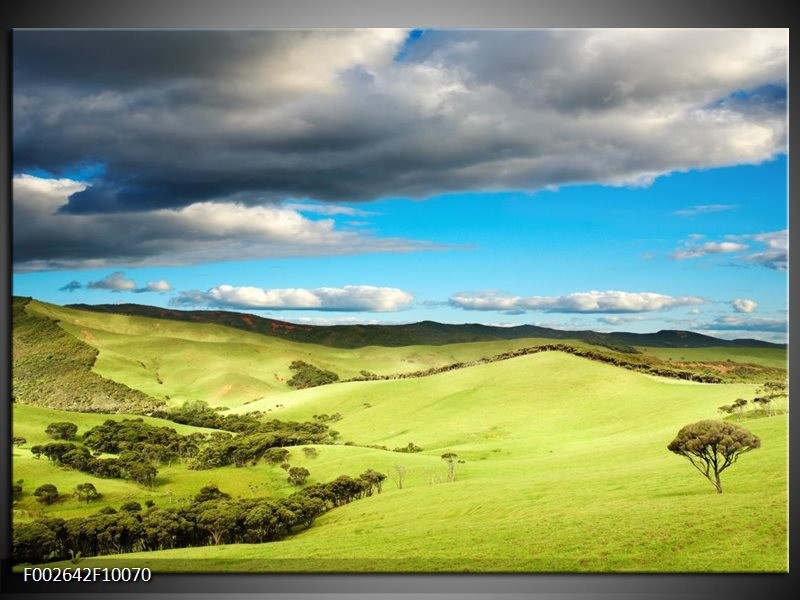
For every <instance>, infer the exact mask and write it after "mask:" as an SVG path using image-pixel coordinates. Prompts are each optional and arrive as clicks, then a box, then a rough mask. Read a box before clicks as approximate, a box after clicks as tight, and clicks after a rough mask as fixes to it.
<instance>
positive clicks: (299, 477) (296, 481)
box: [286, 467, 311, 486]
mask: <svg viewBox="0 0 800 600" xmlns="http://www.w3.org/2000/svg"><path fill="white" fill-rule="evenodd" d="M309 475H311V473H310V472H309V471H308V469H306V468H304V467H291V468H290V469H289V477H287V478H286V481H288V482H289V483H291V484H292V485H296V486H301V485H303V484H304V483H305V482H306V480H307V479H308V476H309Z"/></svg>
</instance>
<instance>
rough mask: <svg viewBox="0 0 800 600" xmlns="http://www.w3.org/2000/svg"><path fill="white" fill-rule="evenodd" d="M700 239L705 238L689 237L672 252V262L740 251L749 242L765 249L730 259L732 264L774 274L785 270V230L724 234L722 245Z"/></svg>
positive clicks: (698, 236)
mask: <svg viewBox="0 0 800 600" xmlns="http://www.w3.org/2000/svg"><path fill="white" fill-rule="evenodd" d="M704 237H705V236H703V235H701V234H692V235H690V236H689V241H686V242H684V243H683V245H682V246H681V247H680V248H678V249H676V250H675V252H673V253H672V255H671V256H672V258H674V259H675V260H685V259H688V258H700V257H703V256H707V255H710V254H731V253H737V252H744V251H745V250H748V249H750V244H751V243H752V242H757V243H758V244H762V245H764V246H766V249H765V250H763V251H762V252H755V253H753V254H747V255H743V256H737V257H734V261H735V262H734V263H733V264H738V265H742V264H743V263H750V264H757V265H760V266H763V267H767V268H769V269H775V270H777V271H785V270H786V268H787V265H788V256H787V252H788V247H789V238H788V232H787V230H786V229H782V230H780V231H770V232H766V233H753V234H745V235H726V236H725V238H726V240H728V241H725V242H705V243H701V240H702V239H703V238H704ZM744 242H749V243H744Z"/></svg>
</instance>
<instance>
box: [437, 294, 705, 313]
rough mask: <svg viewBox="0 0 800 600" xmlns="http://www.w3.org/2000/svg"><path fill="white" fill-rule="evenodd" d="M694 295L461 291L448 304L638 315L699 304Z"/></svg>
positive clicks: (459, 306) (520, 309) (515, 309)
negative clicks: (542, 293) (520, 294)
mask: <svg viewBox="0 0 800 600" xmlns="http://www.w3.org/2000/svg"><path fill="white" fill-rule="evenodd" d="M704 302H705V300H703V299H702V298H698V297H695V296H677V297H674V296H667V295H664V294H657V293H653V292H622V291H605V292H598V291H590V292H575V293H572V294H566V295H564V296H529V297H522V296H509V295H504V294H500V293H497V292H493V291H482V292H462V293H459V294H455V295H454V296H452V297H451V298H450V305H451V306H454V307H456V308H463V309H465V310H497V311H544V312H551V313H638V312H649V311H659V310H667V309H671V308H678V307H682V306H691V305H695V304H703V303H704Z"/></svg>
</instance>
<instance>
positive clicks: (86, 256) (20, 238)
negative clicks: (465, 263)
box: [13, 175, 443, 272]
mask: <svg viewBox="0 0 800 600" xmlns="http://www.w3.org/2000/svg"><path fill="white" fill-rule="evenodd" d="M86 187H87V185H86V184H83V183H80V182H77V181H72V180H69V179H43V178H39V177H34V176H32V175H17V176H15V177H14V179H13V193H14V215H13V216H14V249H15V252H14V254H15V269H16V270H17V271H21V272H25V271H38V270H52V269H78V268H99V267H104V266H108V265H115V264H127V265H135V266H140V265H141V266H144V265H185V264H196V263H202V262H219V261H228V260H246V259H254V258H270V257H287V256H330V255H343V254H361V253H371V252H412V251H418V250H434V249H442V248H443V247H442V246H438V245H436V244H433V243H430V242H418V241H414V240H407V239H403V238H381V237H375V236H372V235H368V234H364V233H357V232H351V231H340V230H338V229H337V228H336V224H335V223H334V221H333V220H332V219H319V220H311V219H307V218H306V217H304V216H303V215H302V214H300V212H298V211H297V210H294V209H291V208H287V207H286V206H281V205H279V204H270V205H266V206H245V205H243V204H232V203H224V202H198V203H195V204H190V205H188V206H184V207H182V208H176V209H170V208H162V209H158V210H152V211H139V212H114V213H90V214H71V213H65V212H61V211H60V210H59V209H62V208H63V207H64V206H66V204H67V202H68V197H69V195H70V194H72V193H74V192H75V191H79V190H83V189H86ZM54 249H57V252H56V251H54Z"/></svg>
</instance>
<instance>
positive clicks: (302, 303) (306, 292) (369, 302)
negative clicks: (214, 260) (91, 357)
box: [171, 285, 414, 312]
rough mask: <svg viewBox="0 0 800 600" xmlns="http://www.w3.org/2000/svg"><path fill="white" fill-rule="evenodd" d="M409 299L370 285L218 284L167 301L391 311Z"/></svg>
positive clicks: (242, 306) (397, 290)
mask: <svg viewBox="0 0 800 600" xmlns="http://www.w3.org/2000/svg"><path fill="white" fill-rule="evenodd" d="M413 299H414V297H413V296H412V295H411V294H409V293H408V292H405V291H403V290H400V289H397V288H389V287H376V286H371V285H346V286H344V287H341V288H329V287H322V288H316V289H304V288H283V289H264V288H259V287H252V286H232V285H220V286H217V287H214V288H211V289H210V290H208V291H207V292H201V291H197V290H192V291H189V292H181V294H180V295H179V296H178V297H177V298H175V299H174V300H173V301H172V302H171V303H172V304H173V305H178V306H192V305H194V306H197V305H206V306H216V307H221V308H249V309H261V310H324V311H366V312H393V311H398V310H402V309H404V308H406V307H407V306H409V305H410V304H411V302H412V301H413Z"/></svg>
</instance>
